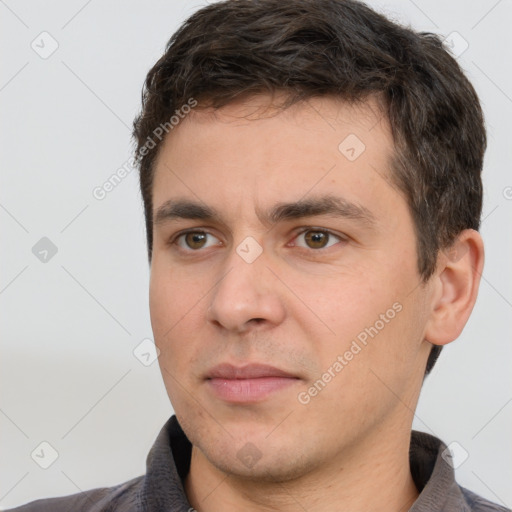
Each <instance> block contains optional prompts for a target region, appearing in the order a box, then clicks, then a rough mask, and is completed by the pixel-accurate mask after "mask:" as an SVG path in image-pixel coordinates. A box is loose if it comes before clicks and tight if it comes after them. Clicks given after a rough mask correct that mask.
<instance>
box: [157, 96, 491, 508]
mask: <svg viewBox="0 0 512 512" xmlns="http://www.w3.org/2000/svg"><path fill="white" fill-rule="evenodd" d="M275 99H276V98H275V97H274V101H275ZM272 105H273V104H272V98H270V97H268V96H253V97H250V98H246V99H243V100H240V101H238V102H236V103H232V104H229V105H228V106H226V107H223V108H222V109H220V110H218V111H216V112H212V111H210V110H197V111H194V112H192V113H191V114H189V115H188V116H187V118H186V119H184V120H183V121H182V122H181V123H180V125H179V126H178V127H176V128H175V129H174V130H173V131H172V132H171V133H170V134H169V135H168V136H167V139H166V141H165V144H164V146H163V147H162V149H161V152H160V154H159V156H158V159H157V162H156V171H155V180H154V184H153V198H154V200H153V205H154V211H153V213H154V215H156V212H157V211H158V209H159V208H160V207H161V206H162V205H164V203H166V201H168V200H170V199H174V200H178V199H180V200H190V201H194V202H197V203H199V204H201V205H203V206H208V207H210V208H212V209H215V210H216V211H217V212H218V217H219V218H216V219H207V220H205V219H187V218H172V219H164V220H163V221H162V222H159V223H158V224H156V225H155V226H154V232H153V234H154V246H153V258H152V263H151V280H150V311H151V322H152V326H153V332H154V336H155V343H156V344H157V346H158V348H159V349H160V351H161V352H160V356H159V364H160V368H161V371H162V376H163V380H164V383H165V386H166V389H167V393H168V395H169V398H170V400H171V402H172V405H173V407H174V410H175V413H176V415H177V417H178V420H179V422H180V424H181V425H182V427H183V429H184V431H185V433H186V434H187V436H188V438H189V439H190V440H191V442H192V444H193V450H192V462H191V470H190V473H189V475H188V477H187V478H186V481H185V490H186V492H187V496H188V498H189V500H190V502H191V504H192V505H193V506H194V508H195V509H196V510H198V511H200V512H201V511H207V512H209V511H220V510H222V511H227V512H229V511H230V510H254V511H256V510H280V511H288V510H299V509H301V507H303V509H305V510H308V512H313V511H317V510H318V511H320V510H321V511H330V510H340V509H345V510H350V511H351V512H357V511H359V510H361V511H363V510H364V511H368V510H380V511H383V510H384V511H386V510H389V511H395V512H396V511H397V510H407V509H408V508H409V507H410V506H411V504H412V502H413V501H414V500H415V499H416V498H417V496H418V492H417V490H416V488H415V486H414V483H413V482H412V478H411V476H410V472H409V462H408V448H409V440H410V430H411V424H412V419H413V413H414V410H415V407H416V404H417V400H418V396H419V392H420V389H421V385H422V381H423V375H424V369H425V365H426V361H427V357H428V354H429V351H430V349H431V346H432V345H431V343H435V344H446V343H448V342H450V341H452V340H454V339H455V338H456V337H457V336H458V335H459V334H460V332H461V331H462V328H463V327H464V324H465V323H466V321H467V319H468V317H469V314H470V313H471V310H472V308H473V305H474V302H475V300H476V295H477V290H478V284H479V276H480V274H481V271H482V266H483V245H482V241H481V238H480V235H479V234H478V233H477V232H475V231H473V230H466V231H463V232H462V233H461V235H460V237H459V239H458V241H457V243H456V244H455V245H454V247H453V248H452V250H451V252H449V253H448V252H446V251H443V252H440V254H439V258H438V268H437V271H436V273H435V275H434V276H433V277H432V278H431V279H430V280H429V281H428V282H427V283H422V281H421V278H420V275H419V273H418V269H417V254H416V237H415V231H414V226H413V222H412V218H411V215H410V213H409V210H408V208H407V203H406V200H405V198H404V196H403V195H402V194H401V192H399V191H398V189H397V188H396V187H394V186H393V185H392V184H391V181H390V180H389V159H390V157H391V155H392V151H393V139H392V135H391V130H390V126H389V123H388V122H387V120H386V118H385V116H383V115H382V114H381V112H380V110H379V106H378V103H377V102H376V101H374V100H372V99H369V100H367V101H366V102H365V103H364V104H361V105H359V106H350V105H347V104H345V103H343V102H341V101H339V100H336V99H333V98H327V97H324V98H315V99H311V100H308V101H307V102H305V103H300V104H296V105H294V106H292V107H290V108H289V109H287V110H284V111H279V110H276V109H274V108H273V106H272ZM350 134H353V135H356V136H357V138H358V139H359V140H360V141H362V142H363V144H364V145H365V149H364V151H363V152H362V153H361V154H360V155H359V156H358V157H357V158H356V159H355V160H353V161H350V160H349V159H348V158H347V157H346V154H344V153H343V152H342V151H340V150H339V149H338V146H339V145H340V143H341V142H342V141H344V140H345V138H346V137H347V136H349V135H350ZM342 146H343V145H342ZM359 147H360V146H359ZM351 156H352V155H351ZM327 194H328V195H330V196H336V197H342V198H344V199H345V200H346V201H349V202H350V203H353V204H355V205H358V206H360V207H364V208H365V209H366V210H369V211H370V212H371V213H372V214H373V217H374V222H373V223H368V222H364V221H361V220H360V219H359V220H357V219H352V218H346V217H340V216H335V215H330V214H323V215H314V216H308V217H304V218H295V219H285V220H280V221H278V222H267V220H266V219H265V216H264V213H265V212H267V211H269V210H270V209H272V208H273V207H274V206H275V205H276V204H279V203H283V202H296V201H299V200H302V201H304V200H312V199H315V198H318V197H320V196H323V195H327ZM154 218H155V217H154ZM188 229H192V230H198V231H200V232H201V231H202V232H205V233H207V234H208V235H207V237H206V238H203V239H202V240H203V241H202V242H201V243H204V245H202V246H201V244H196V245H194V243H195V242H194V239H191V238H190V236H189V237H187V238H186V237H185V236H181V237H180V236H179V235H180V234H182V232H183V230H188ZM319 229H321V230H323V231H325V230H329V231H331V232H332V235H329V238H328V241H327V243H326V245H327V247H324V248H318V244H317V245H315V244H314V243H313V244H311V234H313V235H315V234H316V235H317V236H318V230H319ZM304 230H305V232H302V233H301V231H304ZM308 230H309V231H308ZM308 233H309V238H308V236H307V234H308ZM320 236H322V234H320ZM247 237H252V239H253V240H254V241H256V242H257V244H258V245H259V247H260V248H261V249H262V252H261V254H260V255H259V256H258V257H257V258H256V259H255V260H254V261H253V262H252V263H248V262H247V261H246V260H244V259H243V258H242V257H241V255H240V254H242V253H240V252H237V247H239V246H240V244H241V243H242V242H244V241H245V243H247V241H246V238H247ZM325 239H326V238H323V239H322V240H325ZM187 241H188V242H189V244H190V243H192V248H190V247H191V246H190V245H188V246H187ZM254 241H250V244H251V245H244V244H242V246H241V247H243V248H244V249H246V250H248V252H249V253H250V254H255V253H254V251H255V250H256V249H257V248H258V246H257V245H256V244H255V243H254ZM320 245H321V244H320ZM251 251H253V252H252V253H251ZM393 305H395V313H396V314H395V315H393V318H392V319H389V316H391V314H390V313H389V314H387V313H386V312H387V311H388V310H390V308H391V309H393ZM398 309H400V311H399V312H398ZM380 315H384V316H385V317H386V318H385V319H387V320H388V321H387V322H383V320H381V323H379V324H377V323H376V322H377V321H378V320H379V319H382V316H380ZM382 323H384V326H383V327H382V328H377V331H378V333H377V334H376V335H374V336H373V337H368V340H367V344H366V345H362V344H361V343H359V346H360V348H361V350H360V351H359V352H357V354H355V355H353V357H352V358H350V360H348V358H345V356H344V354H345V353H346V351H347V350H350V348H351V346H352V347H353V345H352V343H353V341H354V340H356V339H357V336H358V335H359V334H360V333H361V332H363V331H364V330H365V328H369V327H370V326H376V325H377V326H378V327H380V325H381V324H382ZM427 340H428V341H427ZM354 351H357V349H355V350H354ZM338 356H342V357H343V360H344V362H345V363H346V364H345V363H344V364H343V365H342V369H341V370H339V371H336V370H335V369H334V366H333V365H334V363H335V362H336V361H338V362H339V361H340V360H339V359H338ZM223 362H228V363H231V364H233V365H235V366H243V365H245V364H248V363H263V364H270V365H272V366H274V367H277V368H280V369H282V370H284V371H287V372H288V373H291V374H293V375H294V376H295V377H297V379H296V380H294V381H291V382H290V385H288V386H286V387H285V388H283V389H281V390H279V391H277V392H275V393H272V394H271V395H269V396H268V397H267V398H266V399H264V400H262V401H260V402H257V403H240V404H239V403H228V402H226V401H224V400H222V399H220V398H219V397H218V396H217V395H215V394H214V393H213V392H212V390H211V388H210V386H209V385H208V383H207V381H206V380H205V376H206V375H207V373H208V371H209V370H210V369H211V368H212V367H213V366H215V365H217V364H219V363H223ZM337 368H339V366H337ZM329 369H330V375H331V379H328V377H325V373H326V372H327V373H329V372H328V371H329ZM322 376H324V377H322ZM322 378H323V379H324V383H325V381H326V380H328V382H327V383H326V384H325V386H324V387H322V388H321V391H319V392H317V393H316V394H314V396H311V394H309V395H308V396H309V397H310V399H309V401H308V402H307V403H303V402H305V401H306V400H304V396H305V393H306V394H307V393H308V390H309V389H310V388H311V387H312V386H313V385H314V383H315V381H318V379H322ZM301 393H302V395H300V394H301ZM299 396H302V397H303V400H302V402H301V401H300V400H299V399H298V397H299ZM248 443H250V444H249V445H248ZM248 446H249V447H248ZM248 450H249V453H250V454H251V455H252V456H253V460H252V463H248V462H247V458H244V457H243V456H241V455H244V454H245V455H247V453H248ZM256 459H257V460H256ZM254 461H256V462H254ZM342 505H343V506H342Z"/></svg>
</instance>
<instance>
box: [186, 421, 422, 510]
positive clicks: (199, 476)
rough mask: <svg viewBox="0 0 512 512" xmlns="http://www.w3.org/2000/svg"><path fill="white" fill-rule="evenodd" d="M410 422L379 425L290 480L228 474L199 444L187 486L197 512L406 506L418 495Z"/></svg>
mask: <svg viewBox="0 0 512 512" xmlns="http://www.w3.org/2000/svg"><path fill="white" fill-rule="evenodd" d="M409 443H410V424H407V425H403V426H402V428H400V429H399V430H398V431H397V430H396V424H395V428H394V429H389V428H385V426H382V428H379V429H376V431H375V432H373V433H372V434H370V435H369V436H365V438H364V439H363V440H361V441H360V442H358V443H356V444H354V445H352V446H351V447H350V448H347V449H344V450H343V451H341V452H338V453H336V454H335V455H334V456H333V457H332V458H331V459H330V460H326V461H325V463H324V464H322V466H321V467H319V468H318V469H317V470H314V471H310V472H309V473H307V474H304V475H302V476H300V477H299V478H296V479H294V480H290V481H286V482H261V481H255V480H249V479H247V478H240V477H238V476H237V475H234V474H226V473H224V472H222V471H220V470H219V469H217V468H216V467H215V466H213V465H212V464H211V463H210V462H209V460H208V459H206V457H205V456H204V455H203V453H202V452H201V451H200V450H199V449H197V448H196V447H195V446H193V448H192V459H191V465H190V472H189V474H188V476H187V478H186V480H185V492H186V494H187V497H188V499H189V501H190V504H191V505H192V506H193V507H194V508H195V509H196V510H197V511H198V512H214V511H219V510H222V511H223V512H232V511H233V512H234V511H237V512H238V511H239V510H246V511H249V512H259V511H267V512H268V511H280V512H288V511H292V510H293V511H296V510H300V509H302V510H307V511H308V512H316V511H322V512H330V511H333V512H334V511H340V510H350V511H351V512H368V511H374V510H378V511H379V512H388V511H389V512H397V511H398V512H405V511H407V510H409V508H410V507H411V506H412V504H413V503H414V501H415V500H416V499H417V497H418V491H417V489H416V486H415V484H414V482H413V480H412V477H411V473H410V466H409Z"/></svg>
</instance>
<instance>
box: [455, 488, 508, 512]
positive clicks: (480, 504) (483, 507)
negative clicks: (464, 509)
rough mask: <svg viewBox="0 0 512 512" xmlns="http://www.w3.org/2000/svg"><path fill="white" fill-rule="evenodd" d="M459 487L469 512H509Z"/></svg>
mask: <svg viewBox="0 0 512 512" xmlns="http://www.w3.org/2000/svg"><path fill="white" fill-rule="evenodd" d="M459 487H460V490H461V492H462V495H463V496H464V499H465V500H466V503H467V504H468V505H469V510H471V512H511V510H510V509H509V508H506V507H503V506H501V505H497V504H496V503H493V502H492V501H489V500H486V499H484V498H482V497H481V496H478V494H475V493H474V492H472V491H469V490H468V489H465V488H464V487H461V486H459Z"/></svg>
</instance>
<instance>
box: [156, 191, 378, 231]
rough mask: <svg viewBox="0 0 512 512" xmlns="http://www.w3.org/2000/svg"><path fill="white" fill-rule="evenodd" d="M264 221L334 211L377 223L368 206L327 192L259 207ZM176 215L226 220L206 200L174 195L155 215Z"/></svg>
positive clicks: (159, 220)
mask: <svg viewBox="0 0 512 512" xmlns="http://www.w3.org/2000/svg"><path fill="white" fill-rule="evenodd" d="M256 214H257V216H258V218H259V219H260V220H261V221H262V222H263V223H264V224H275V223H277V222H280V221H285V220H294V219H301V218H304V217H314V216H320V215H330V216H334V217H341V218H346V219H350V220H355V221H357V222H359V223H361V224H364V225H366V226H368V227H372V226H374V225H375V224H376V222H377V219H376V217H375V215H374V214H373V213H372V212H371V211H370V210H368V208H366V207H364V206H362V205H358V204H355V203H352V202H350V201H348V200H346V199H344V198H342V197H338V196H333V195H325V196H320V197H314V198H310V199H301V200H299V201H295V202H290V203H278V204H276V205H275V206H273V207H272V208H271V209H270V210H269V211H267V212H261V211H259V210H257V211H256ZM173 219H198V220H206V221H210V222H217V223H224V224H225V222H224V221H223V218H222V215H221V214H220V213H219V212H218V211H217V210H215V209H214V208H211V207H209V206H207V205H205V204H201V203H198V202H195V201H191V200H188V199H170V200H168V201H166V202H165V203H163V204H162V205H161V206H160V207H159V208H158V210H157V211H156V212H155V215H154V220H153V222H154V224H155V225H159V224H162V223H164V222H165V221H168V220H173Z"/></svg>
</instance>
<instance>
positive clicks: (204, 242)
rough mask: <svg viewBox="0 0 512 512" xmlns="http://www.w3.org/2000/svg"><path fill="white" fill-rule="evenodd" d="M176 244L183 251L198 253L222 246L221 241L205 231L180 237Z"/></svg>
mask: <svg viewBox="0 0 512 512" xmlns="http://www.w3.org/2000/svg"><path fill="white" fill-rule="evenodd" d="M174 243H175V244H176V245H178V246H179V247H181V248H182V249H183V250H188V251H190V250H193V251H198V250H199V249H205V248H207V247H211V246H212V245H220V242H219V239H218V238H216V237H214V236H213V235H212V234H211V233H207V232H205V231H188V232H186V233H182V234H181V235H179V236H178V237H177V238H176V239H175V241H174Z"/></svg>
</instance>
